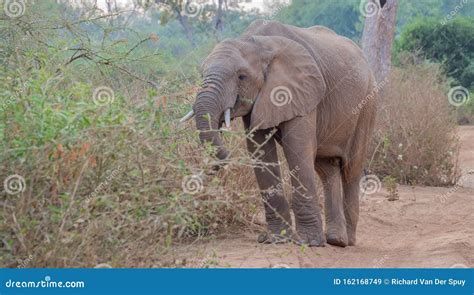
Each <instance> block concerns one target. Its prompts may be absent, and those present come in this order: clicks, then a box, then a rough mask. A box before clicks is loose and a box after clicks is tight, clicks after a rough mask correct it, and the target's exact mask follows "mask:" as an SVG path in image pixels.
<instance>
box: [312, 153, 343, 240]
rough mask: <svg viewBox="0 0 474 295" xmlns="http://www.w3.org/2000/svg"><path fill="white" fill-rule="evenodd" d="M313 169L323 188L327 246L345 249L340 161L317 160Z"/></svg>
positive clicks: (333, 159) (335, 159)
mask: <svg viewBox="0 0 474 295" xmlns="http://www.w3.org/2000/svg"><path fill="white" fill-rule="evenodd" d="M315 169H316V172H317V173H318V175H319V177H320V179H321V181H322V184H323V188H324V200H325V201H324V208H325V209H324V211H325V220H326V240H327V242H328V244H331V245H335V246H340V247H345V246H347V245H348V238H347V230H346V218H345V215H344V209H343V192H342V187H341V186H342V181H341V160H340V159H339V158H317V159H316V162H315Z"/></svg>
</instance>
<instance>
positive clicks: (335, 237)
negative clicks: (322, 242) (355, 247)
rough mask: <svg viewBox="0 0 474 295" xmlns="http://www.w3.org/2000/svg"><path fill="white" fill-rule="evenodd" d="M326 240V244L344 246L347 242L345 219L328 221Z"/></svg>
mask: <svg viewBox="0 0 474 295" xmlns="http://www.w3.org/2000/svg"><path fill="white" fill-rule="evenodd" d="M326 240H327V241H328V244H330V245H333V246H339V247H346V246H347V245H348V244H349V240H348V236H347V229H346V224H345V221H344V222H343V223H342V222H334V221H333V222H329V223H328V224H327V231H326Z"/></svg>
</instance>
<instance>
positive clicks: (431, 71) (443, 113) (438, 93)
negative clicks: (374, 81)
mask: <svg viewBox="0 0 474 295" xmlns="http://www.w3.org/2000/svg"><path fill="white" fill-rule="evenodd" d="M444 85H445V81H444V79H443V76H442V75H441V71H440V68H439V66H437V65H435V64H421V65H406V66H404V67H403V68H401V69H400V68H395V69H393V71H392V73H391V75H390V77H389V86H387V87H386V88H384V89H383V95H382V97H381V100H382V101H381V103H380V105H381V106H380V110H379V113H378V122H377V126H376V129H375V130H376V132H375V136H374V142H373V146H372V149H371V150H372V151H373V152H372V153H371V159H370V164H369V167H370V169H371V171H373V172H375V173H376V174H377V175H378V176H379V177H381V178H383V177H385V176H391V177H395V178H396V179H397V180H398V182H399V183H404V184H420V185H432V186H445V185H452V184H454V183H456V180H457V178H458V171H457V170H458V167H457V156H458V149H459V144H458V138H457V135H456V126H457V125H456V116H455V112H454V108H453V107H452V106H450V105H449V103H448V98H447V95H446V93H447V90H446V88H445V87H444Z"/></svg>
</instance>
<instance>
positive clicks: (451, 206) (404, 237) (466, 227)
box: [191, 126, 474, 268]
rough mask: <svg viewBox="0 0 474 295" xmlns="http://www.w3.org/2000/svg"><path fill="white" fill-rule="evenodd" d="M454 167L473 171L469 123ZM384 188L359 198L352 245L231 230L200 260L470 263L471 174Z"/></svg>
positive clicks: (473, 130) (473, 246) (197, 262)
mask: <svg viewBox="0 0 474 295" xmlns="http://www.w3.org/2000/svg"><path fill="white" fill-rule="evenodd" d="M459 134H460V137H461V154H460V165H461V167H462V169H463V170H464V171H468V170H469V169H474V126H465V127H461V128H460V131H459ZM399 194H400V200H398V201H394V202H390V201H388V200H387V199H386V198H385V195H386V192H385V191H384V190H382V191H380V192H379V193H377V194H374V195H370V196H366V197H364V198H363V199H362V201H361V212H360V221H359V228H358V244H357V245H356V246H355V247H347V248H339V247H334V246H330V245H327V246H326V247H324V248H306V249H302V248H300V247H298V246H295V245H288V244H285V245H260V244H257V243H256V241H255V238H256V233H249V232H247V233H243V232H237V233H233V234H229V236H231V237H228V238H225V237H224V238H220V239H217V240H214V241H211V242H206V243H202V244H200V245H198V248H200V249H201V251H200V252H201V253H202V256H201V255H200V257H199V259H193V260H194V262H192V263H191V265H193V266H202V265H203V263H204V264H207V265H211V266H217V267H278V266H283V267H284V266H289V267H368V268H371V267H474V174H465V176H464V178H463V180H462V181H461V183H460V186H458V187H453V188H437V187H410V186H401V187H400V188H399Z"/></svg>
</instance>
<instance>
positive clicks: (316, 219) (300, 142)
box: [281, 112, 326, 246]
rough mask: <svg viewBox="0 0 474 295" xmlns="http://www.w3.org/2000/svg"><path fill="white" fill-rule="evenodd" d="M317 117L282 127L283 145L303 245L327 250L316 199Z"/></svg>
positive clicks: (302, 118) (293, 207)
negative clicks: (322, 247)
mask: <svg viewBox="0 0 474 295" xmlns="http://www.w3.org/2000/svg"><path fill="white" fill-rule="evenodd" d="M315 116H316V114H315V112H313V114H312V115H311V114H310V115H309V116H306V117H298V118H295V119H293V120H290V121H288V122H285V123H284V124H282V126H281V142H282V145H283V150H284V153H285V157H286V160H287V162H288V166H289V169H290V175H291V183H292V187H293V198H292V202H291V207H292V209H293V213H294V215H295V221H296V230H297V233H298V237H299V242H300V243H301V244H308V245H309V246H324V245H325V243H326V239H325V236H324V232H323V224H322V218H321V208H320V207H319V204H318V200H317V195H316V173H315V169H314V160H315V155H316V147H317V145H316V126H315V122H316V118H315Z"/></svg>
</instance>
